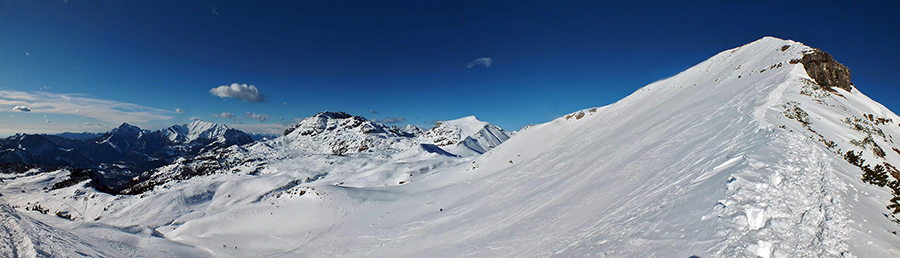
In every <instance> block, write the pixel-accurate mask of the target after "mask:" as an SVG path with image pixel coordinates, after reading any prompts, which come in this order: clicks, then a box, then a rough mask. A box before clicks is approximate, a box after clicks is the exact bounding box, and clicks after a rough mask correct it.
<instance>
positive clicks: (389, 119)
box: [378, 116, 406, 124]
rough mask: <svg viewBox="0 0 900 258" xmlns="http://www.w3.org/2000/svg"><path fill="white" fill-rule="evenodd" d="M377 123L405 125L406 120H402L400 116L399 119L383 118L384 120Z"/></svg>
mask: <svg viewBox="0 0 900 258" xmlns="http://www.w3.org/2000/svg"><path fill="white" fill-rule="evenodd" d="M378 122H381V123H382V124H399V123H405V122H406V118H403V117H402V116H401V117H385V118H384V119H381V120H378Z"/></svg>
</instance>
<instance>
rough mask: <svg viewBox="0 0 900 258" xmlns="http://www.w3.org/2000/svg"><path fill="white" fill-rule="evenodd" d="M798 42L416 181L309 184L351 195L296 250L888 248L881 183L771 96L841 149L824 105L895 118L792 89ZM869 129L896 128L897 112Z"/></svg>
mask: <svg viewBox="0 0 900 258" xmlns="http://www.w3.org/2000/svg"><path fill="white" fill-rule="evenodd" d="M784 45H788V48H787V49H785V50H782V47H783V46H784ZM805 50H809V48H808V47H806V46H803V45H801V44H799V43H796V42H792V41H783V40H779V39H774V38H764V39H761V40H759V41H757V42H754V43H751V44H748V45H745V46H742V47H740V48H736V49H733V50H728V51H725V52H722V53H721V54H718V55H716V56H714V57H712V58H710V59H709V60H707V61H705V62H703V63H700V64H698V65H697V66H695V67H693V68H691V69H688V70H687V71H685V72H683V73H680V74H679V75H677V76H674V77H672V78H669V79H666V80H663V81H660V82H656V83H653V84H651V85H648V86H646V87H644V88H642V89H640V90H639V91H637V92H635V93H634V94H632V95H630V96H628V97H627V98H625V99H623V100H621V101H619V102H617V103H615V104H612V105H609V106H606V107H602V108H598V109H587V110H584V111H579V112H576V113H574V114H572V115H571V116H568V118H565V117H564V118H560V119H557V120H555V121H552V122H549V123H546V124H542V125H538V126H534V127H531V128H529V129H527V130H524V131H522V132H520V133H519V134H518V135H517V136H516V137H514V138H512V139H510V140H509V141H507V142H506V143H504V144H503V145H500V146H499V147H497V148H496V149H494V150H493V151H492V152H488V153H487V154H485V155H482V156H480V157H478V158H476V159H475V161H474V162H473V163H472V164H470V165H466V166H460V167H455V168H452V169H448V170H445V171H441V172H440V173H434V174H433V175H432V176H430V177H428V178H425V179H423V180H420V181H418V182H416V183H415V184H410V185H404V186H402V187H399V188H397V189H341V188H327V189H323V190H327V191H329V192H330V193H331V194H330V196H332V197H330V198H329V199H330V200H333V202H338V201H341V202H352V201H356V202H360V203H362V204H360V205H357V206H355V207H359V208H355V209H353V211H351V212H347V214H346V215H345V216H346V217H345V218H344V219H343V220H342V221H343V222H342V223H340V224H337V225H336V226H335V228H333V229H331V230H329V231H328V232H325V233H323V234H321V235H319V236H317V237H316V238H314V239H312V240H309V241H308V242H304V243H302V244H301V245H298V248H299V249H298V250H296V251H295V252H296V254H300V255H311V256H316V255H328V254H330V255H341V256H432V257H433V256H479V257H481V256H562V257H571V256H605V255H609V256H629V257H633V256H638V257H648V256H667V257H687V256H691V255H698V256H701V257H706V256H713V257H723V256H724V257H731V256H756V255H759V256H762V257H798V256H841V255H844V256H859V257H867V256H868V257H890V256H897V255H898V254H900V253H898V247H900V238H897V237H896V236H895V235H893V234H892V233H891V231H894V230H897V229H898V228H897V226H896V225H895V224H894V223H892V222H890V221H889V220H887V219H886V218H885V217H884V216H883V215H882V214H883V213H887V210H886V209H885V208H884V207H885V205H886V204H887V200H888V199H889V197H890V194H889V192H888V191H887V190H886V189H885V188H877V187H873V186H871V185H868V184H865V183H863V182H861V181H860V179H859V178H860V176H861V172H860V170H859V169H858V168H856V167H854V166H852V165H850V164H849V163H847V162H846V161H844V160H843V159H842V158H841V156H840V155H839V154H837V151H835V150H833V149H832V148H828V147H827V146H826V145H825V144H824V143H822V142H821V141H819V139H818V136H816V135H814V134H813V133H812V132H810V131H808V130H806V129H805V128H804V126H803V125H802V124H801V123H799V122H797V121H795V120H793V119H789V118H788V117H787V116H785V113H784V111H785V107H783V106H782V105H785V104H787V103H788V102H790V101H795V102H797V103H799V106H801V107H802V108H804V109H806V112H807V113H808V116H809V117H810V120H812V123H811V124H812V126H813V130H815V131H817V132H819V133H822V134H823V135H826V134H827V133H826V131H831V132H834V134H833V135H832V136H827V135H826V136H825V137H831V138H833V139H834V140H832V141H835V142H837V144H838V145H839V146H838V147H837V148H838V149H842V150H848V149H849V148H851V147H849V146H848V144H847V142H848V141H847V140H845V141H844V142H841V139H842V138H840V137H837V135H843V137H846V138H843V139H847V138H850V137H854V138H857V139H859V138H858V137H860V136H862V135H860V134H859V132H858V131H856V130H853V129H852V128H851V127H850V126H848V125H846V124H841V123H840V122H835V121H834V120H833V119H834V118H842V117H847V116H861V115H862V114H861V113H867V114H877V115H878V116H880V117H886V118H891V119H893V121H900V118H897V116H896V115H895V114H894V113H892V112H890V111H889V110H887V109H885V108H883V107H882V106H880V105H878V104H877V103H875V102H874V101H871V100H870V99H868V98H867V97H865V96H864V95H862V94H861V93H860V92H859V91H858V90H854V91H853V92H840V91H841V90H838V91H839V93H840V94H841V95H843V96H845V97H846V99H845V98H842V97H839V96H836V94H832V96H831V97H830V98H828V99H827V102H830V103H829V104H828V106H825V105H823V104H820V103H819V102H818V101H816V100H815V99H814V98H811V97H810V96H807V95H802V94H801V92H803V90H804V86H805V85H807V84H806V83H805V80H804V79H806V80H808V79H810V78H809V76H808V75H807V74H806V72H805V71H804V69H803V67H802V65H799V64H790V61H791V60H792V59H797V58H801V56H802V53H803V51H805ZM779 64H781V65H779ZM763 69H766V70H765V71H763ZM831 105H834V106H833V107H832V106H831ZM845 108H846V109H845ZM820 120H827V121H830V122H820ZM782 125H783V126H785V128H781V127H780V126H782ZM819 126H820V127H821V128H818V127H819ZM816 128H818V129H816ZM881 129H883V131H884V132H885V133H886V134H887V135H890V136H888V139H891V138H892V135H900V130H898V129H900V128H898V126H897V125H896V124H890V125H884V126H883V127H882V128H881ZM878 144H882V145H890V146H896V145H895V144H893V143H890V141H888V142H887V143H886V142H885V141H883V139H879V142H878ZM866 155H868V154H866ZM866 157H868V156H866ZM869 159H871V158H869ZM885 160H886V161H888V162H893V163H897V162H898V161H900V160H898V159H897V156H894V155H890V156H887V157H886V158H885ZM362 193H364V194H362ZM397 195H400V196H404V197H403V198H399V197H396V196H397ZM373 214H374V215H373Z"/></svg>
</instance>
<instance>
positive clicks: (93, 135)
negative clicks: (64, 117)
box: [54, 132, 103, 140]
mask: <svg viewBox="0 0 900 258" xmlns="http://www.w3.org/2000/svg"><path fill="white" fill-rule="evenodd" d="M54 135H55V136H59V137H62V138H66V139H71V140H87V139H91V138H97V137H100V136H103V133H89V132H83V133H70V132H65V133H58V134H54Z"/></svg>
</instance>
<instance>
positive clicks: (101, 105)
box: [0, 90, 172, 124]
mask: <svg viewBox="0 0 900 258" xmlns="http://www.w3.org/2000/svg"><path fill="white" fill-rule="evenodd" d="M0 106H13V110H15V109H16V107H18V106H22V107H24V108H25V109H27V110H31V112H34V113H46V114H65V115H76V116H82V117H89V118H94V119H97V120H99V121H103V122H109V123H114V124H118V123H122V122H125V121H127V122H129V123H146V122H147V121H151V120H167V119H172V117H171V116H168V115H166V114H169V113H171V112H172V111H166V110H162V109H158V108H152V107H145V106H141V105H137V104H132V103H124V102H118V101H113V100H104V99H95V98H89V97H86V96H85V95H83V94H56V93H48V92H40V91H38V92H24V91H11V90H0ZM19 109H20V110H16V111H24V110H21V108H19ZM25 112H27V111H25Z"/></svg>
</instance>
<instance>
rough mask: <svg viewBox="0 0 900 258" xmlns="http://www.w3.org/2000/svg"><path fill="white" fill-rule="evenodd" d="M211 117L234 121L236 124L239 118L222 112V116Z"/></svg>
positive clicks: (214, 115)
mask: <svg viewBox="0 0 900 258" xmlns="http://www.w3.org/2000/svg"><path fill="white" fill-rule="evenodd" d="M213 117H219V118H225V119H231V120H234V121H235V122H237V121H238V120H240V118H239V117H237V116H236V115H234V114H232V113H228V112H222V114H218V115H216V114H213Z"/></svg>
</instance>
